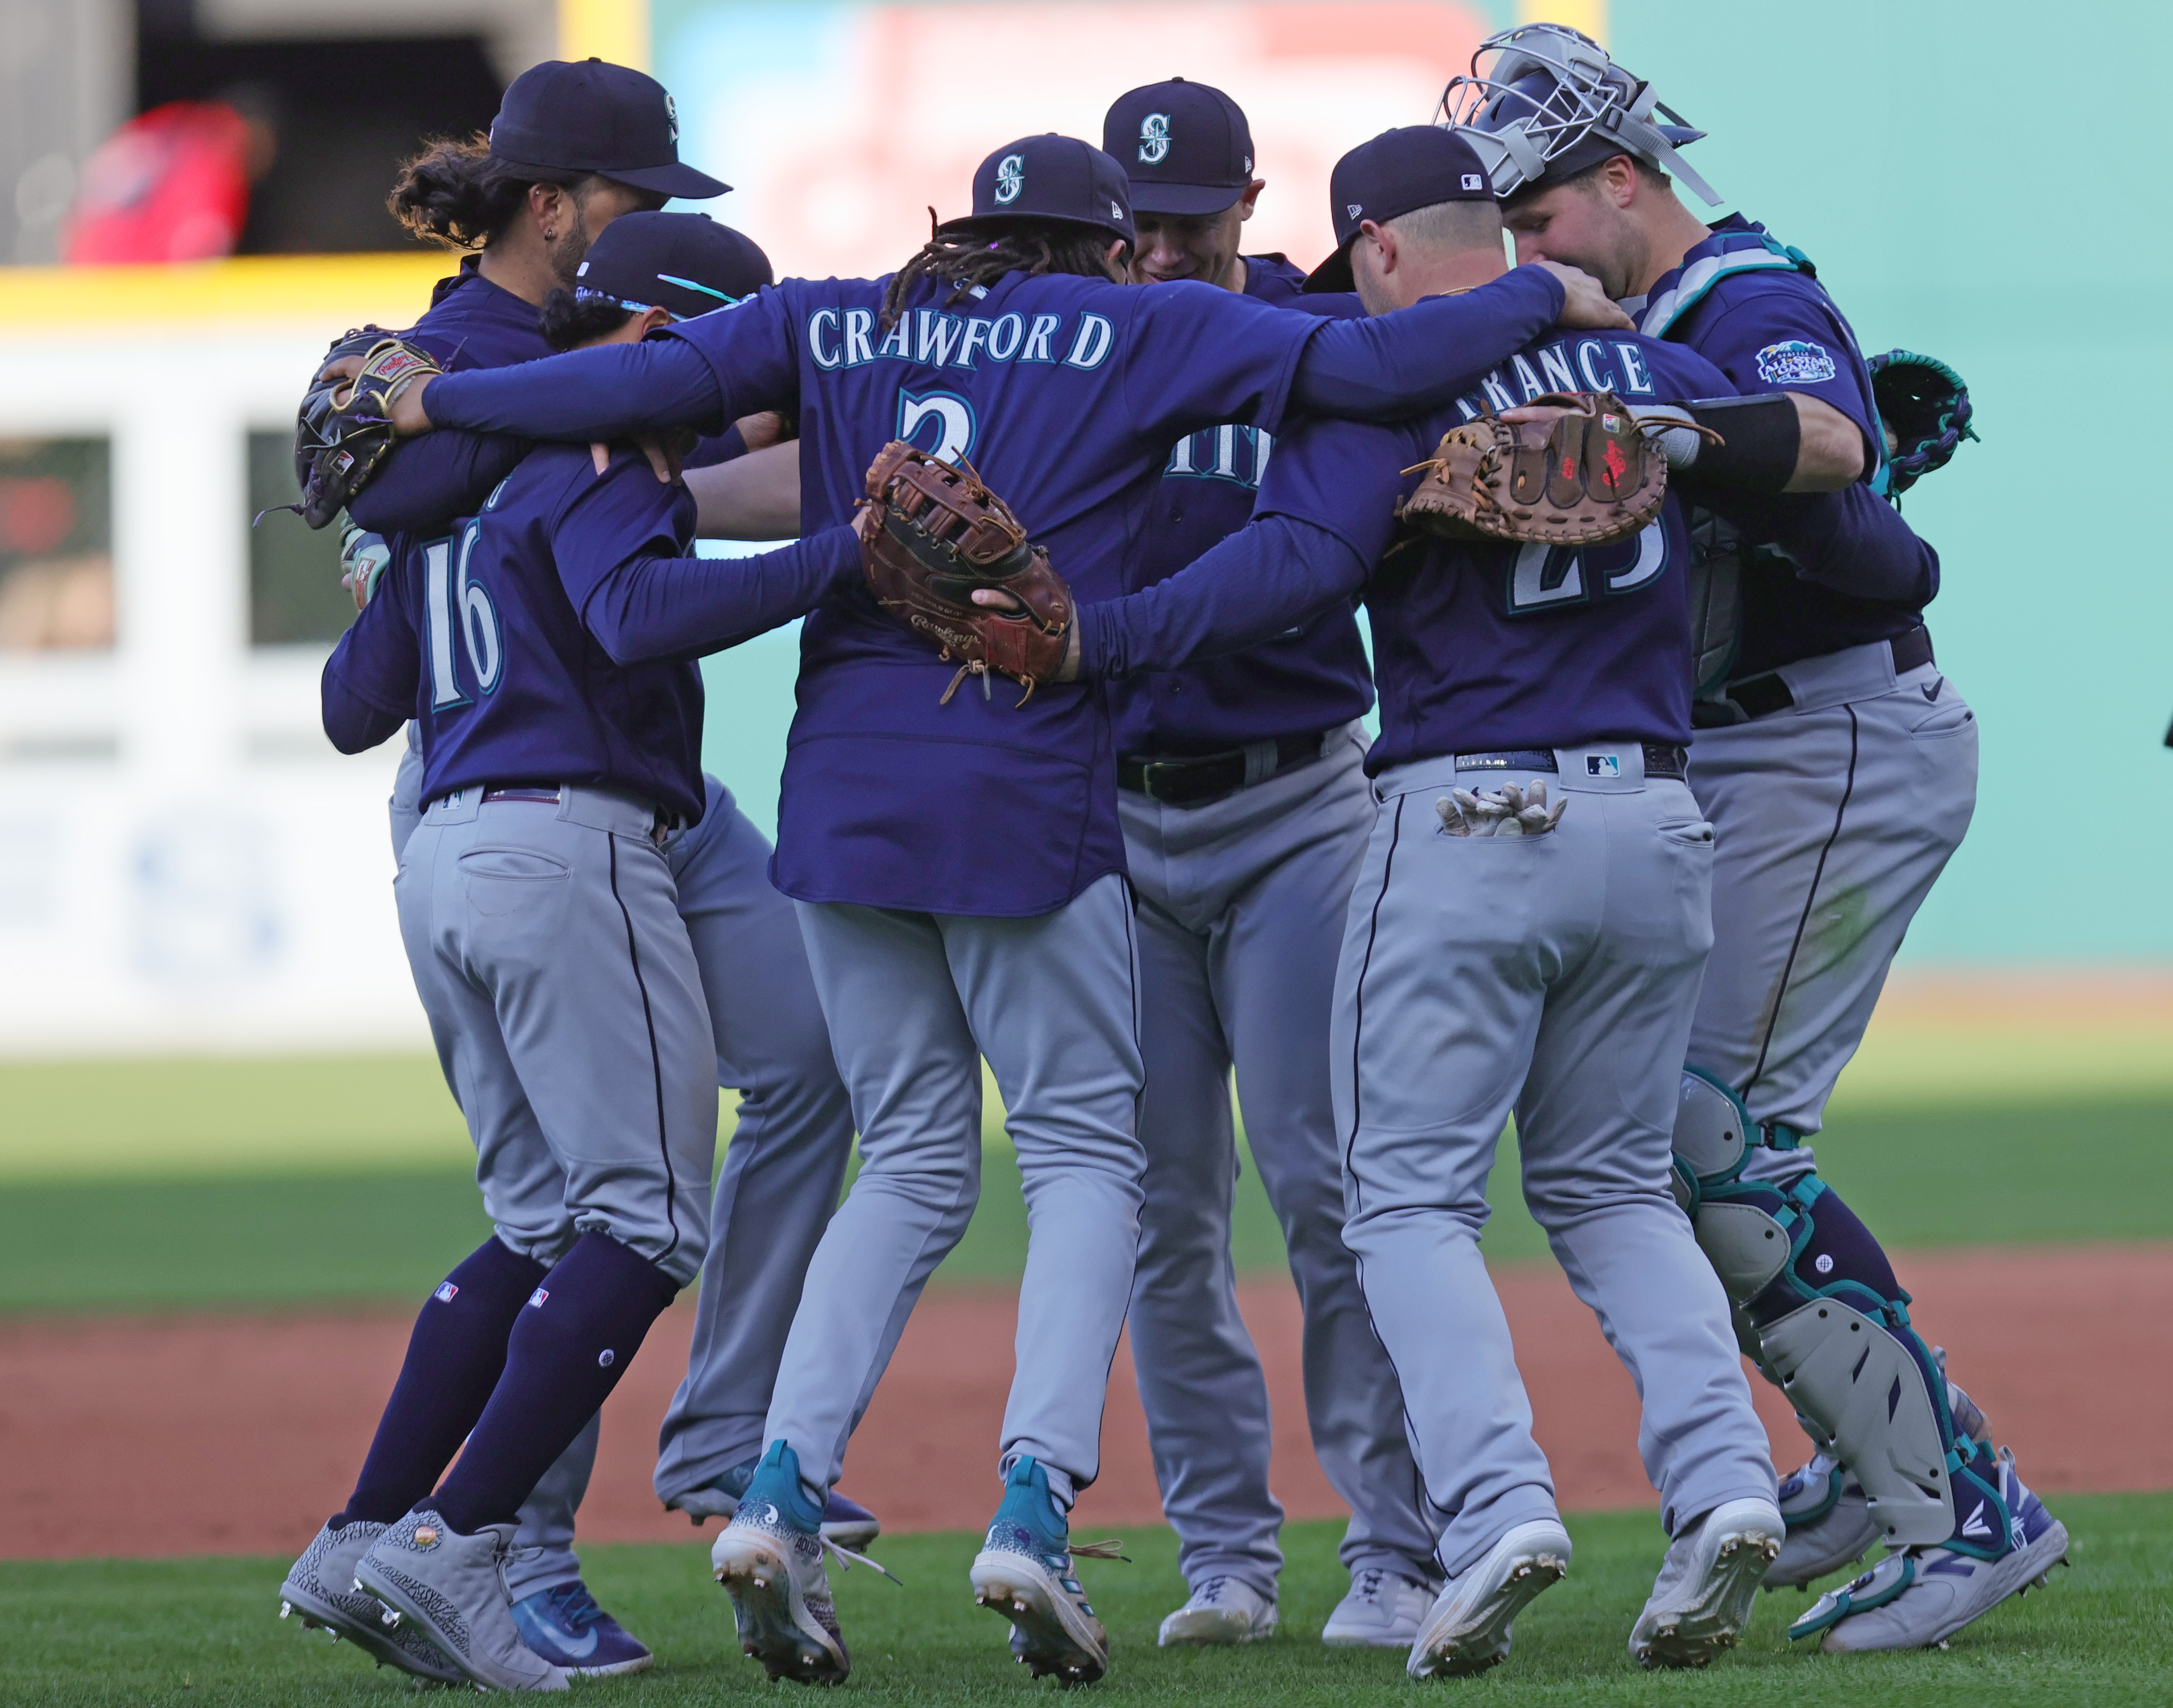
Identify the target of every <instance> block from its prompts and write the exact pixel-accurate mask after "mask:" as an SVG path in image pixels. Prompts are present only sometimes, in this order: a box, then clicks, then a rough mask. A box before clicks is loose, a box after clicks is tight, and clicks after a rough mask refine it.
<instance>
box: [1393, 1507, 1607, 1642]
mask: <svg viewBox="0 0 2173 1708" xmlns="http://www.w3.org/2000/svg"><path fill="white" fill-rule="evenodd" d="M1569 1556H1570V1546H1569V1533H1568V1532H1567V1531H1566V1530H1565V1529H1563V1528H1561V1524H1560V1522H1557V1521H1556V1520H1555V1519H1552V1518H1535V1519H1534V1520H1532V1521H1531V1522H1529V1523H1524V1524H1519V1525H1518V1526H1517V1527H1516V1528H1514V1529H1512V1530H1511V1531H1510V1532H1509V1533H1508V1534H1507V1535H1506V1536H1504V1537H1503V1538H1502V1539H1501V1540H1500V1541H1499V1542H1497V1543H1496V1544H1494V1545H1493V1547H1492V1548H1491V1549H1488V1550H1487V1551H1486V1554H1485V1555H1484V1556H1482V1557H1481V1558H1480V1560H1478V1561H1477V1562H1476V1563H1475V1564H1474V1565H1470V1566H1469V1567H1467V1568H1466V1569H1465V1571H1464V1573H1463V1574H1462V1575H1461V1576H1457V1577H1452V1578H1451V1579H1449V1581H1448V1582H1447V1583H1445V1584H1443V1585H1442V1589H1441V1593H1440V1594H1438V1595H1437V1596H1436V1597H1435V1598H1434V1600H1433V1605H1432V1607H1430V1608H1427V1609H1426V1619H1425V1620H1424V1622H1423V1623H1421V1624H1420V1626H1419V1633H1418V1635H1417V1637H1416V1638H1415V1640H1414V1641H1412V1643H1411V1652H1410V1659H1408V1660H1407V1661H1405V1662H1404V1670H1405V1672H1406V1673H1410V1675H1411V1677H1412V1678H1469V1676H1471V1675H1472V1674H1473V1673H1483V1672H1485V1671H1486V1669H1487V1668H1490V1667H1497V1666H1499V1665H1501V1663H1502V1660H1503V1659H1504V1658H1505V1657H1507V1655H1508V1652H1509V1627H1510V1625H1511V1624H1512V1622H1513V1621H1514V1620H1515V1619H1516V1617H1517V1615H1518V1614H1520V1613H1522V1612H1523V1610H1524V1608H1525V1606H1526V1604H1527V1603H1529V1602H1530V1601H1531V1599H1532V1598H1533V1597H1534V1596H1536V1595H1537V1594H1539V1592H1540V1591H1541V1590H1543V1589H1546V1588H1549V1587H1551V1586H1553V1585H1555V1584H1557V1583H1559V1582H1561V1580H1562V1578H1563V1577H1564V1576H1566V1575H1567V1573H1568V1571H1569Z"/></svg>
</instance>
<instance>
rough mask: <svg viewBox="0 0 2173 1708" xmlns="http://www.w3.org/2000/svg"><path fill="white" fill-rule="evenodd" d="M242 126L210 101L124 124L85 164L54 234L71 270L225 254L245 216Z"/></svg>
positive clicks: (173, 106) (246, 141) (155, 111)
mask: <svg viewBox="0 0 2173 1708" xmlns="http://www.w3.org/2000/svg"><path fill="white" fill-rule="evenodd" d="M249 156H250V129H249V124H248V121H246V120H245V119H244V118H243V117H242V116H241V115H240V113H238V112H236V111H235V110H234V109H233V108H232V107H230V106H226V105H223V104H221V103H219V102H217V101H170V102H169V103H167V105H164V106H162V107H154V108H152V109H151V110H150V111H149V112H148V113H144V114H142V115H140V116H137V117H136V118H132V119H131V120H130V121H128V122H127V124H125V125H123V126H122V127H121V128H120V129H119V130H117V131H116V132H114V133H113V134H112V135H111V136H110V137H107V138H106V139H105V141H104V142H103V143H100V144H99V146H98V148H97V150H96V152H94V154H92V155H91V157H90V159H89V160H87V161H86V162H84V169H83V185H82V188H81V189H80V191H78V193H77V196H76V202H75V206H74V207H73V208H71V209H69V211H68V217H67V224H66V225H65V226H64V227H63V228H62V234H61V255H62V259H63V260H65V261H67V262H68V263H69V264H70V265H71V266H83V265H86V264H88V265H98V264H101V263H103V264H106V265H113V264H117V263H125V262H130V261H137V262H141V261H152V262H158V261H209V260H212V259H213V258H215V257H217V256H222V255H231V254H232V253H233V252H234V245H235V243H236V242H237V241H239V240H240V236H241V226H242V222H243V221H244V220H245V218H247V217H248V214H249Z"/></svg>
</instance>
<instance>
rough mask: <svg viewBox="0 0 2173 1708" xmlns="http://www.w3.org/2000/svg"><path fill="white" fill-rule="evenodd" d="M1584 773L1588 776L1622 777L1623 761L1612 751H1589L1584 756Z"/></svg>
mask: <svg viewBox="0 0 2173 1708" xmlns="http://www.w3.org/2000/svg"><path fill="white" fill-rule="evenodd" d="M1584 774H1585V775H1586V776H1588V777H1620V775H1621V774H1622V762H1621V761H1620V759H1618V758H1616V757H1615V756H1614V755H1613V754H1612V753H1588V754H1586V755H1585V756H1584Z"/></svg>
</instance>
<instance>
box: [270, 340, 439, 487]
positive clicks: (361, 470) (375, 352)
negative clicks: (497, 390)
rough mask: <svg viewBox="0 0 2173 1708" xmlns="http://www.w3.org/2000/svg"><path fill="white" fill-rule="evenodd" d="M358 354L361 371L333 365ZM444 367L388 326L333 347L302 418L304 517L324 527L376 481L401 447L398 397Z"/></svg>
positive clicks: (299, 451)
mask: <svg viewBox="0 0 2173 1708" xmlns="http://www.w3.org/2000/svg"><path fill="white" fill-rule="evenodd" d="M350 356H352V357H357V358H360V361H361V364H362V366H361V369H360V371H359V372H358V373H356V374H353V377H351V378H349V377H344V376H343V375H342V374H327V373H326V371H325V370H326V369H327V368H329V367H331V366H332V364H334V363H336V362H338V361H340V360H341V358H343V357H350ZM439 371H440V369H439V366H438V364H437V362H436V360H435V359H434V358H432V357H431V356H429V355H428V354H426V353H424V352H423V351H421V350H418V349H417V348H415V346H413V345H412V344H408V343H403V342H402V341H401V340H400V339H398V338H396V337H394V336H393V335H392V334H391V333H390V332H387V331H385V330H384V328H382V327H381V326H364V327H363V328H362V329H361V330H360V331H352V332H349V333H348V334H347V336H346V337H342V338H340V339H338V340H337V341H336V342H334V343H333V345H332V348H330V349H329V350H327V351H326V352H325V359H324V360H323V361H322V362H321V363H320V364H318V365H317V377H316V378H315V380H311V381H310V389H309V391H306V392H305V393H304V394H303V396H302V407H301V409H300V411H299V412H298V413H297V414H296V416H295V418H294V478H295V479H296V480H297V481H298V482H300V483H301V488H302V503H301V506H300V508H301V512H302V520H304V521H305V522H307V523H308V524H309V525H310V526H311V527H313V528H321V527H323V526H324V525H326V523H328V522H330V521H331V520H332V518H333V517H334V516H336V515H338V514H339V512H340V508H341V506H342V505H343V504H346V503H347V501H348V499H349V498H353V496H354V495H355V493H359V492H360V491H361V490H362V489H363V488H364V487H365V486H367V485H368V484H369V477H371V476H372V475H374V474H375V473H376V472H377V466H378V465H379V464H380V463H381V462H383V461H385V459H386V455H387V454H388V453H389V452H390V451H391V449H392V446H393V443H394V440H393V437H392V423H391V421H390V420H388V419H387V417H388V416H390V415H391V412H392V400H393V399H394V398H396V397H397V396H399V395H400V393H401V391H402V388H404V387H405V386H406V385H407V383H408V382H409V381H410V380H413V379H415V378H416V377H417V376H418V375H419V374H435V373H438V372H439Z"/></svg>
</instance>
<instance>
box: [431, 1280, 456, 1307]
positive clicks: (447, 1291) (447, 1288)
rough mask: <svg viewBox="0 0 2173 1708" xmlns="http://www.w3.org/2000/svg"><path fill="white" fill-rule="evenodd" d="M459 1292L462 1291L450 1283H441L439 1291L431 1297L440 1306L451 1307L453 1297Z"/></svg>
mask: <svg viewBox="0 0 2173 1708" xmlns="http://www.w3.org/2000/svg"><path fill="white" fill-rule="evenodd" d="M459 1291H460V1289H459V1288H458V1287H456V1286H455V1285H453V1284H452V1283H451V1282H450V1281H440V1282H439V1283H438V1290H437V1291H436V1292H434V1293H433V1294H432V1295H431V1297H432V1298H434V1299H435V1300H436V1301H438V1302H439V1304H440V1305H450V1304H451V1303H452V1302H453V1296H454V1295H455V1294H456V1293H457V1292H459Z"/></svg>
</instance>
